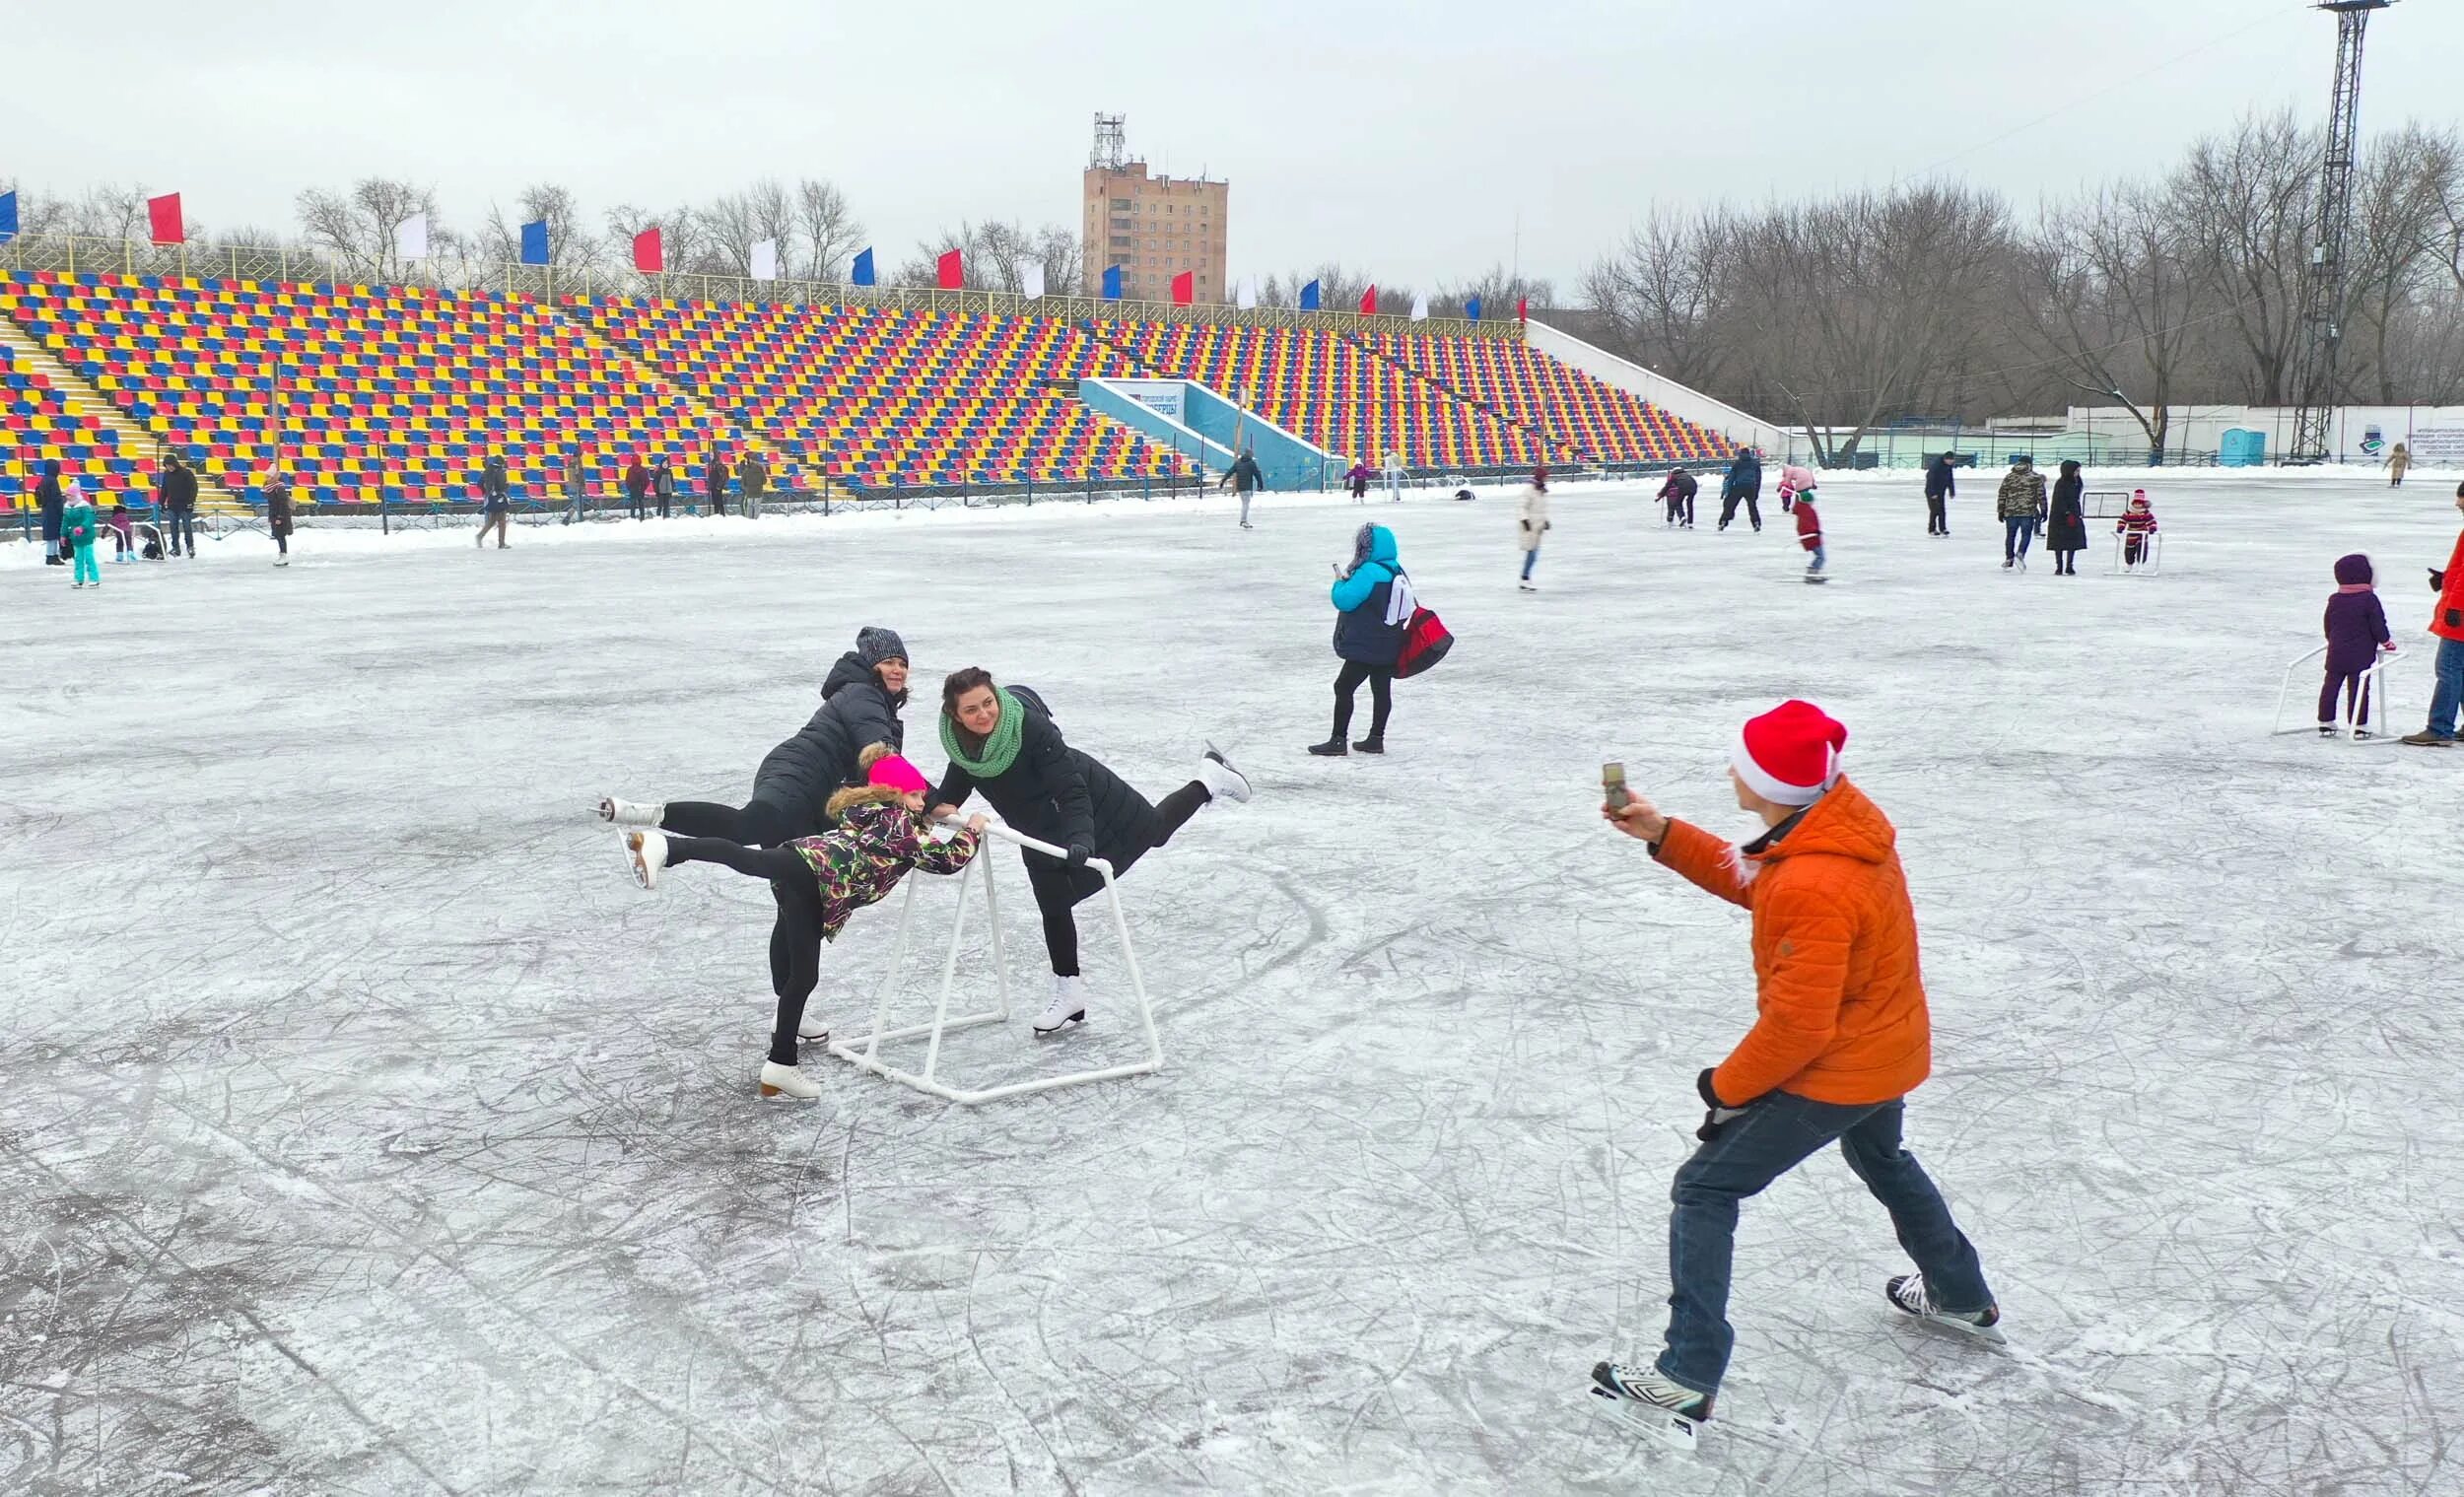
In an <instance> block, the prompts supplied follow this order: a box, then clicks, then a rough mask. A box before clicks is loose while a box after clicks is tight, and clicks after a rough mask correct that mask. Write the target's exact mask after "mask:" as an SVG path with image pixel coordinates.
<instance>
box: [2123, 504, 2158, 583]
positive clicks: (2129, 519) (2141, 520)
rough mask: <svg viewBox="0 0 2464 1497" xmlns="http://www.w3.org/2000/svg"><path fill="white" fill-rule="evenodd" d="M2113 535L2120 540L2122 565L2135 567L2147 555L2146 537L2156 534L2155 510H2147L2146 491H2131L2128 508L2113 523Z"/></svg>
mask: <svg viewBox="0 0 2464 1497" xmlns="http://www.w3.org/2000/svg"><path fill="white" fill-rule="evenodd" d="M2113 533H2114V534H2116V535H2118V536H2120V537H2121V538H2122V565H2123V566H2124V567H2136V566H2138V565H2139V562H2140V558H2142V557H2144V556H2146V555H2147V554H2148V537H2149V536H2151V535H2154V534H2156V510H2152V509H2150V508H2148V491H2147V490H2145V489H2133V490H2132V491H2131V496H2130V508H2129V509H2128V510H2125V511H2124V512H2123V514H2122V517H2121V518H2120V519H2118V520H2115V521H2114V522H2113Z"/></svg>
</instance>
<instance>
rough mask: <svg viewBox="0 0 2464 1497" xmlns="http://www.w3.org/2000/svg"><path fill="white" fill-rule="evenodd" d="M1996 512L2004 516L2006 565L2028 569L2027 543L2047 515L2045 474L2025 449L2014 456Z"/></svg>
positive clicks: (2003, 559)
mask: <svg viewBox="0 0 2464 1497" xmlns="http://www.w3.org/2000/svg"><path fill="white" fill-rule="evenodd" d="M1994 512H1996V513H1997V514H2000V515H2001V516H2002V565H2003V569H2004V570H2005V571H2008V570H2010V569H2011V568H2013V567H2017V568H2019V570H2020V571H2022V572H2024V571H2026V570H2027V543H2028V542H2029V541H2032V540H2034V539H2035V538H2036V526H2037V525H2038V524H2040V523H2042V522H2043V520H2044V517H2045V475H2043V474H2042V473H2039V472H2037V471H2036V461H2035V459H2034V458H2032V457H2029V456H2028V455H2027V454H2026V453H2024V452H2022V453H2020V454H2019V456H2017V457H2014V458H2013V459H2011V471H2010V472H2008V473H2005V474H2004V475H2003V476H2002V493H2001V495H2000V496H1999V497H1998V498H1997V499H1996V500H1995V502H1994Z"/></svg>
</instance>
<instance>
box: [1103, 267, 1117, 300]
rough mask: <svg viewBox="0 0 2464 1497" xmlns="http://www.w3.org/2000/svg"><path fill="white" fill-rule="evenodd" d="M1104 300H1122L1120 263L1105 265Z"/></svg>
mask: <svg viewBox="0 0 2464 1497" xmlns="http://www.w3.org/2000/svg"><path fill="white" fill-rule="evenodd" d="M1104 300H1105V301H1107V302H1118V301H1120V300H1121V267H1120V266H1118V265H1107V266H1105V267H1104Z"/></svg>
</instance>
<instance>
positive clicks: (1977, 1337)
mask: <svg viewBox="0 0 2464 1497" xmlns="http://www.w3.org/2000/svg"><path fill="white" fill-rule="evenodd" d="M1900 1314H1901V1315H1902V1316H1903V1317H1905V1318H1906V1319H1907V1320H1909V1321H1912V1322H1914V1323H1915V1324H1916V1325H1917V1326H1919V1327H1923V1328H1924V1329H1927V1330H1930V1331H1933V1332H1934V1333H1935V1334H1938V1335H1945V1336H1949V1337H1951V1339H1952V1340H1956V1341H1981V1342H1983V1343H1984V1344H1985V1345H1987V1346H1990V1347H1993V1348H1994V1349H1995V1350H1997V1351H2008V1350H2010V1349H2011V1338H2010V1337H2009V1336H2006V1335H2004V1334H2003V1333H2002V1327H2000V1326H1979V1325H1976V1324H1975V1323H1974V1322H1971V1321H1962V1320H1959V1319H1957V1318H1956V1317H1953V1316H1947V1315H1908V1314H1907V1312H1905V1311H1901V1312H1900Z"/></svg>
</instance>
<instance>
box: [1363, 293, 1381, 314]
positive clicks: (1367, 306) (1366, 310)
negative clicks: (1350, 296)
mask: <svg viewBox="0 0 2464 1497" xmlns="http://www.w3.org/2000/svg"><path fill="white" fill-rule="evenodd" d="M1360 314H1361V315H1362V316H1364V317H1374V316H1376V315H1377V314H1378V289H1377V288H1376V287H1375V286H1372V287H1370V288H1369V289H1368V290H1367V291H1364V292H1362V293H1361V294H1360Z"/></svg>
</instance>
